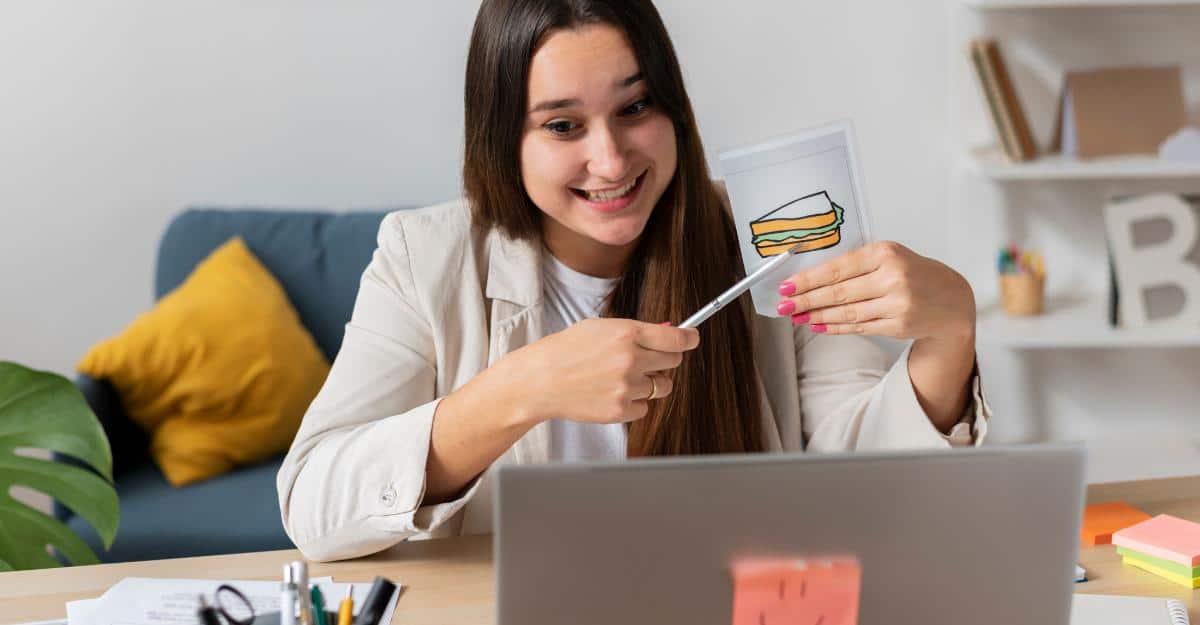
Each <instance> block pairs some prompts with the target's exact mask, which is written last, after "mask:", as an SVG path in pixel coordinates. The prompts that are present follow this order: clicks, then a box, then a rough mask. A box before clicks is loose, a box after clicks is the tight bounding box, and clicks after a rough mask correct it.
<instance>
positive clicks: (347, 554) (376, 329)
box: [276, 214, 479, 561]
mask: <svg viewBox="0 0 1200 625" xmlns="http://www.w3.org/2000/svg"><path fill="white" fill-rule="evenodd" d="M378 243H379V245H378V248H377V249H376V251H375V254H374V256H373V258H372V260H371V262H370V264H369V265H368V266H367V269H366V271H365V272H364V273H363V276H362V282H361V284H360V287H359V291H358V298H357V300H356V301H355V304H354V312H353V315H352V316H351V319H350V322H349V323H348V324H347V325H346V334H345V338H344V339H343V342H342V347H341V350H340V351H339V352H338V354H337V357H336V359H335V360H334V363H333V366H332V368H331V370H330V373H329V377H328V378H327V379H326V381H325V384H324V386H323V387H322V388H321V391H320V392H319V393H318V394H317V397H316V399H314V400H313V403H312V405H311V406H310V407H309V409H308V412H307V413H306V414H305V415H304V419H303V421H302V422H301V424H300V430H299V432H298V433H297V434H296V438H295V439H294V440H293V442H292V446H291V449H289V450H288V454H287V456H286V457H285V458H284V460H283V465H282V466H281V467H280V469H279V474H278V475H277V477H276V488H277V490H278V495H279V508H280V512H281V515H282V518H283V526H284V529H285V530H286V532H287V534H288V536H289V537H290V538H291V539H292V542H294V543H295V544H296V547H297V548H299V549H300V551H301V552H302V553H304V555H305V557H307V558H309V559H312V560H318V561H328V560H340V559H345V558H354V557H358V556H362V555H367V554H370V553H374V552H377V551H380V550H383V549H386V548H388V547H390V546H392V545H394V544H396V543H398V542H400V541H401V540H404V539H405V538H407V537H409V536H412V535H414V534H417V533H422V532H427V531H430V530H432V529H434V528H436V527H437V526H438V525H440V524H441V523H443V522H444V521H446V520H447V519H448V518H450V517H451V516H452V515H453V514H454V513H455V512H457V511H458V509H459V508H461V507H462V506H463V504H464V503H465V502H466V501H467V500H468V499H469V498H470V497H471V495H472V494H473V493H474V490H475V489H476V488H477V487H478V482H479V481H478V480H476V481H475V482H474V483H472V485H471V486H470V487H468V488H467V489H466V490H465V492H464V493H463V495H462V496H461V497H459V498H458V499H456V500H453V501H449V502H446V503H441V504H437V505H433V506H423V505H422V500H423V498H424V494H425V461H426V458H427V455H428V452H429V442H430V432H431V429H432V426H433V415H434V411H435V410H437V405H438V402H439V399H438V398H436V397H435V392H436V391H435V381H436V377H437V371H436V365H435V363H436V362H437V360H436V357H435V351H434V341H433V336H432V331H431V329H430V325H429V322H428V320H427V319H426V318H425V316H424V315H422V314H421V312H420V307H419V306H418V305H417V303H416V300H415V297H416V296H415V293H414V289H413V280H412V271H411V265H410V263H409V257H408V252H407V245H406V243H405V239H404V231H403V227H402V224H401V222H400V221H399V219H398V218H397V216H396V215H394V214H393V215H389V216H388V217H386V218H385V219H384V221H383V223H382V225H381V226H380V230H379V239H378Z"/></svg>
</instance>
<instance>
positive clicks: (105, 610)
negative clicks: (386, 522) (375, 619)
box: [67, 577, 401, 625]
mask: <svg viewBox="0 0 1200 625" xmlns="http://www.w3.org/2000/svg"><path fill="white" fill-rule="evenodd" d="M310 581H311V582H312V583H314V584H316V585H317V586H318V587H320V589H321V594H322V595H323V596H324V597H325V601H326V606H325V609H326V610H327V611H337V608H338V605H339V604H340V603H341V601H342V599H343V598H344V597H345V596H346V588H347V587H349V586H350V584H347V583H335V582H334V581H333V578H331V577H317V578H313V579H311V580H310ZM225 583H227V584H230V585H232V586H234V587H235V588H237V589H238V590H240V591H242V593H244V594H245V595H246V598H248V599H249V600H250V603H251V605H253V606H254V610H255V612H258V613H266V612H278V611H279V597H280V587H279V582H278V581H273V580H267V581H263V580H246V581H225V580H199V579H159V578H145V577H127V578H125V579H123V580H121V581H119V582H117V583H116V584H114V585H113V586H112V587H111V588H109V589H108V591H107V592H105V593H104V594H103V595H102V596H101V597H99V598H97V599H84V600H81V601H72V602H70V603H68V604H67V623H68V625H196V609H197V607H198V595H200V594H204V595H205V597H206V598H207V599H208V600H209V602H210V603H211V602H212V596H213V593H215V592H216V590H217V587H218V586H220V585H221V584H225ZM400 588H401V587H400V585H399V584H397V588H396V593H395V595H393V597H392V600H391V602H390V603H389V605H388V609H387V610H386V611H385V612H384V615H383V616H384V618H383V620H382V621H381V622H383V623H387V622H390V620H391V617H392V612H394V611H395V608H396V599H397V598H398V596H399V594H400ZM370 590H371V584H370V583H355V584H354V592H353V595H352V596H353V597H354V607H355V613H357V610H358V608H359V607H360V606H361V605H362V602H363V600H365V599H366V597H367V593H368V592H370Z"/></svg>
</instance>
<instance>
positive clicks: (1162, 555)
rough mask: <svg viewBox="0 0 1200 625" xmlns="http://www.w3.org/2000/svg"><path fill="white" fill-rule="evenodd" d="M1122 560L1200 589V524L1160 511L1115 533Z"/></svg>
mask: <svg viewBox="0 0 1200 625" xmlns="http://www.w3.org/2000/svg"><path fill="white" fill-rule="evenodd" d="M1112 543H1113V544H1114V545H1116V546H1117V553H1119V554H1121V561H1122V562H1124V563H1125V564H1128V565H1131V566H1136V567H1137V568H1139V569H1142V570H1144V571H1148V572H1150V573H1153V574H1155V575H1157V576H1159V577H1162V578H1163V579H1167V580H1170V581H1172V582H1175V583H1176V584H1182V585H1184V586H1186V587H1188V588H1200V523H1193V522H1192V521H1187V520H1184V519H1181V518H1178V517H1173V516H1171V515H1169V514H1160V515H1158V516H1156V517H1154V518H1152V519H1149V520H1146V521H1142V522H1141V523H1138V524H1137V525H1134V526H1132V527H1127V528H1125V529H1123V530H1120V531H1118V532H1116V533H1114V534H1113V537H1112Z"/></svg>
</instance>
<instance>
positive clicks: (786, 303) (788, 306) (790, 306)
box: [775, 299, 796, 317]
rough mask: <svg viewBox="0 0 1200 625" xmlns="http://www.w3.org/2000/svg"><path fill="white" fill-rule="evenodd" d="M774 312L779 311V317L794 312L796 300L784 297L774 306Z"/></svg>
mask: <svg viewBox="0 0 1200 625" xmlns="http://www.w3.org/2000/svg"><path fill="white" fill-rule="evenodd" d="M775 312H777V313H779V316H781V317H784V316H787V315H790V314H792V313H794V312H796V302H793V301H792V300H790V299H785V300H783V301H782V302H779V305H778V306H776V307H775Z"/></svg>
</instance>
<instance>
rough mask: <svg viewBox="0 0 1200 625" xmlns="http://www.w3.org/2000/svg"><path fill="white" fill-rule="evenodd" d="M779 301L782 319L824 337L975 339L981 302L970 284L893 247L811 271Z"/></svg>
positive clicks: (886, 244)
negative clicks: (833, 335) (976, 314)
mask: <svg viewBox="0 0 1200 625" xmlns="http://www.w3.org/2000/svg"><path fill="white" fill-rule="evenodd" d="M779 294H780V296H781V299H780V302H779V306H778V309H777V310H778V312H779V314H780V315H784V316H790V317H791V318H792V323H793V325H799V324H801V323H809V324H811V325H810V328H811V329H812V331H813V332H816V333H819V334H820V333H824V334H867V335H875V336H889V337H894V338H902V339H924V338H957V339H959V340H963V339H966V340H973V339H974V336H975V295H974V293H973V292H972V290H971V286H970V284H968V283H967V280H966V279H965V278H963V277H962V276H961V275H959V274H958V272H956V271H954V270H953V269H951V268H949V267H947V266H946V265H944V264H942V263H940V262H938V261H936V260H933V259H931V258H926V257H924V256H921V255H919V254H917V253H915V252H913V251H912V250H910V249H908V248H906V247H904V246H903V245H900V244H899V243H895V242H893V241H880V242H877V243H872V244H869V245H866V246H863V247H860V248H858V249H856V250H854V251H851V252H848V253H846V254H843V255H841V256H839V257H837V258H834V259H832V260H830V261H827V262H825V263H822V264H820V265H817V266H814V267H810V268H808V269H805V270H803V271H801V272H799V273H797V274H795V275H793V276H791V277H790V278H788V279H787V280H785V281H784V282H782V283H780V285H779Z"/></svg>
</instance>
